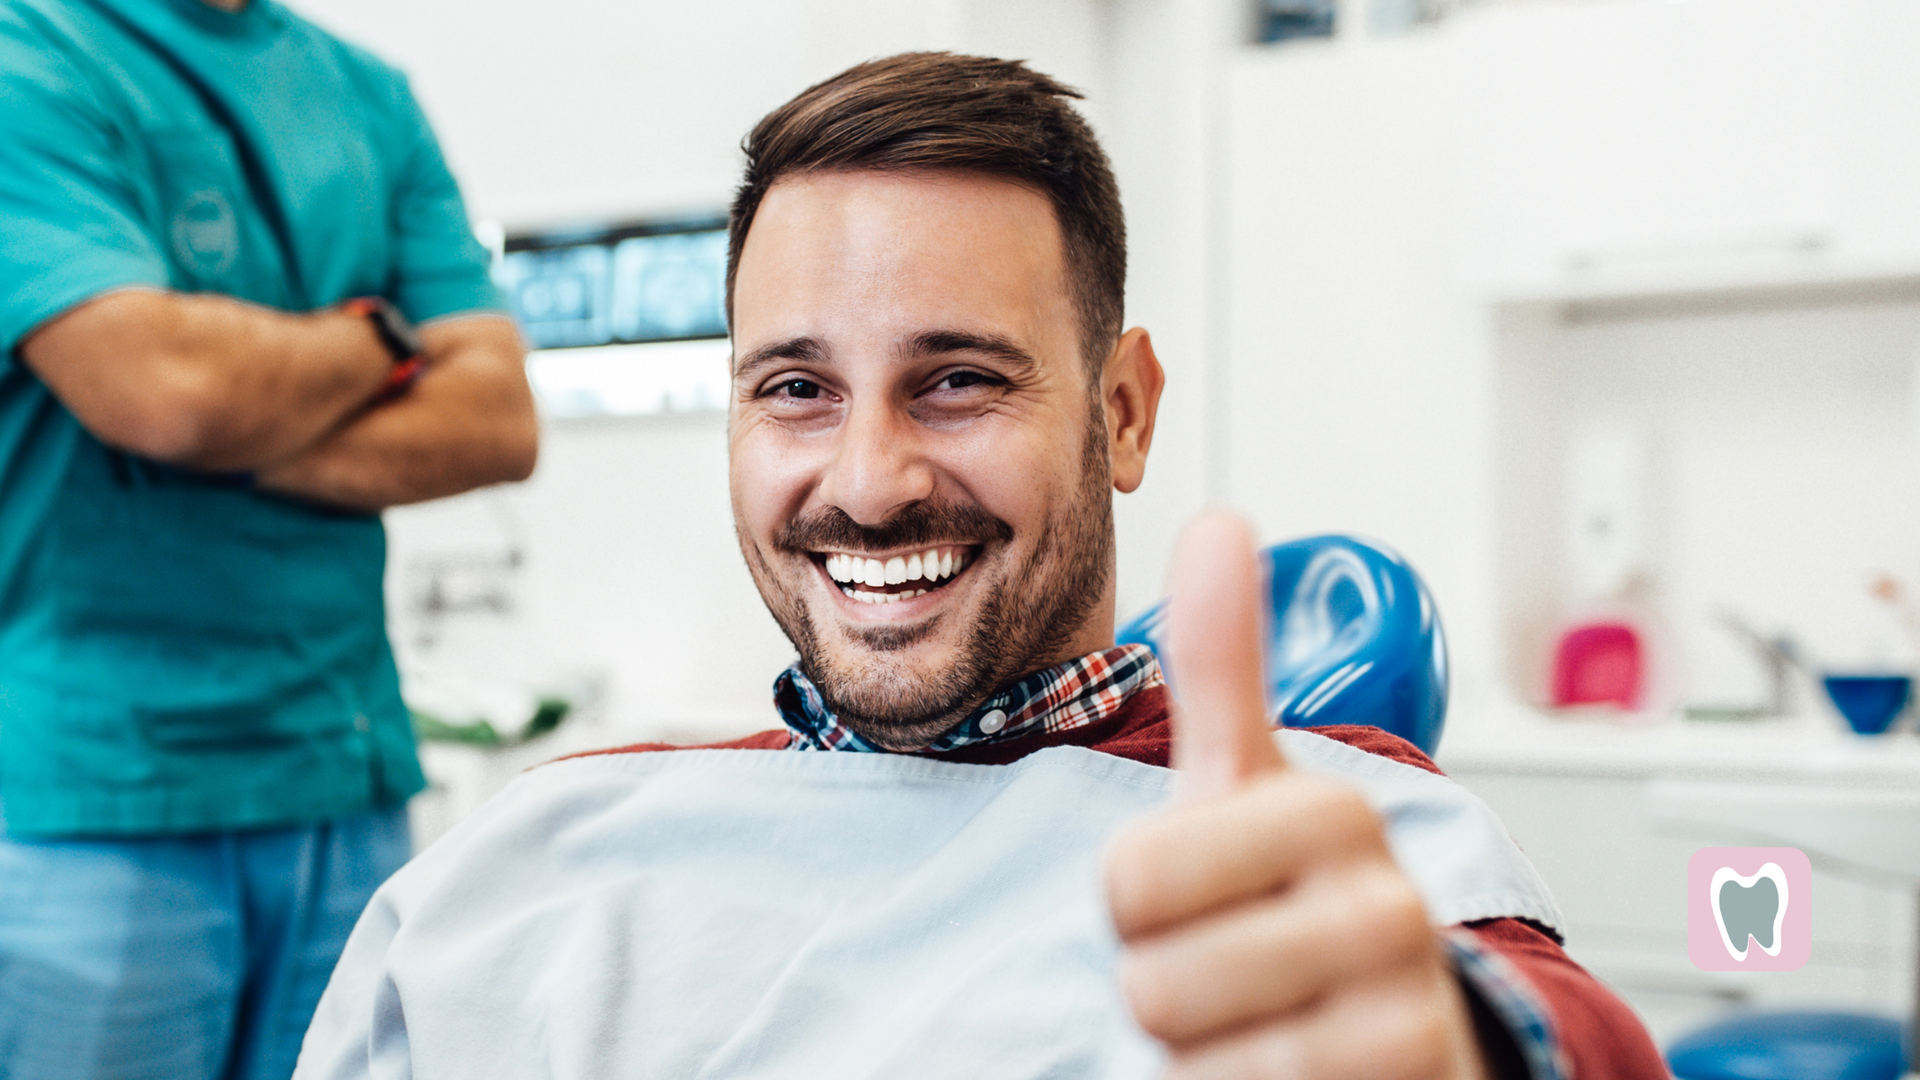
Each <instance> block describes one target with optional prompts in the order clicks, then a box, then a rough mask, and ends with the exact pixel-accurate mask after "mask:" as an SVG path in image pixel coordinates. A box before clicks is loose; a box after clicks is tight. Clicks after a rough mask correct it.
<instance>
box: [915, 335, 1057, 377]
mask: <svg viewBox="0 0 1920 1080" xmlns="http://www.w3.org/2000/svg"><path fill="white" fill-rule="evenodd" d="M905 351H906V355H908V356H939V355H942V354H945V353H957V352H971V353H981V354H983V355H986V356H990V357H993V358H994V359H996V360H998V361H1000V362H1001V363H1003V364H1008V365H1010V366H1012V367H1016V368H1018V369H1020V373H1021V374H1023V375H1031V374H1033V373H1035V372H1037V371H1039V370H1040V361H1039V360H1037V359H1035V358H1034V355H1033V354H1032V353H1030V352H1028V351H1027V350H1025V349H1023V348H1021V347H1020V346H1018V345H1016V344H1014V343H1013V339H1012V338H1009V337H1003V336H1001V335H999V334H976V333H973V332H971V331H967V330H928V331H925V332H923V333H919V334H915V335H913V338H912V339H911V340H909V341H908V342H907V347H906V350H905Z"/></svg>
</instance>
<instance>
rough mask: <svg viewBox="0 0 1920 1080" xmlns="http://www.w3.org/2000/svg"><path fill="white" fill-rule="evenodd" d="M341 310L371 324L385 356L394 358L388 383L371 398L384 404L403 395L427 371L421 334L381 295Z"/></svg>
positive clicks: (349, 303) (361, 299)
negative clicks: (364, 319)
mask: <svg viewBox="0 0 1920 1080" xmlns="http://www.w3.org/2000/svg"><path fill="white" fill-rule="evenodd" d="M340 310H342V311H345V312H347V313H348V314H350V315H360V316H364V317H365V318H366V320H367V321H368V322H370V323H372V324H373V332H374V334H375V336H377V337H379V339H380V344H382V345H384V346H386V349H387V353H388V355H390V356H392V357H393V370H392V371H391V372H389V373H388V374H387V381H386V383H385V384H383V385H382V386H381V387H380V392H379V393H378V394H375V395H374V398H373V399H374V400H375V401H385V400H386V399H388V398H391V397H397V396H399V395H400V394H404V393H406V391H407V388H408V387H410V386H412V385H413V384H414V381H415V380H416V379H418V378H420V373H421V372H422V371H425V370H426V364H427V360H426V356H425V355H424V354H425V352H426V348H425V347H424V346H422V345H421V344H420V332H419V331H418V330H415V329H414V328H413V323H411V322H409V321H407V317H406V316H405V315H402V314H400V309H399V308H397V307H394V306H393V304H391V303H389V302H388V301H387V298H386V297H384V296H356V297H354V298H353V299H351V300H348V301H345V302H343V303H342V304H341V305H340Z"/></svg>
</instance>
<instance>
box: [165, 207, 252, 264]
mask: <svg viewBox="0 0 1920 1080" xmlns="http://www.w3.org/2000/svg"><path fill="white" fill-rule="evenodd" d="M173 253H174V254H175V255H176V256H178V257H179V259H180V265H181V266H183V267H185V268H186V269H187V270H188V271H189V272H191V273H193V274H195V275H198V276H202V277H214V276H217V275H220V274H224V273H226V272H227V271H228V270H231V269H232V268H233V262H234V260H235V259H236V258H238V257H239V254H240V222H239V220H238V219H237V218H235V217H234V216H233V205H232V204H231V203H229V202H227V197H226V196H225V195H222V194H220V192H219V191H217V190H215V189H213V188H203V189H201V190H199V191H196V192H194V193H193V194H191V195H189V196H187V197H186V199H184V200H183V201H182V202H181V203H180V208H179V209H178V210H175V211H174V212H173Z"/></svg>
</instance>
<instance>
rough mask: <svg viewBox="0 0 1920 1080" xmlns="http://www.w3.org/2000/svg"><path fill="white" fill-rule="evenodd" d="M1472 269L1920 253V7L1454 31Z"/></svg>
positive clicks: (1523, 272)
mask: <svg viewBox="0 0 1920 1080" xmlns="http://www.w3.org/2000/svg"><path fill="white" fill-rule="evenodd" d="M1446 36H1447V37H1448V39H1449V45H1450V48H1451V51H1452V64H1451V69H1452V72H1453V75H1454V78H1455V86H1456V92H1457V94H1458V97H1457V103H1456V107H1457V109H1458V113H1457V117H1456V120H1457V123H1456V128H1455V130H1456V132H1457V135H1458V139H1457V143H1456V146H1457V149H1458V157H1457V167H1458V175H1459V190H1460V193H1461V204H1460V206H1461V217H1460V223H1461V227H1462V236H1463V244H1462V251H1461V254H1462V268H1463V270H1464V272H1465V275H1466V277H1467V278H1468V279H1469V280H1472V281H1474V282H1475V283H1477V284H1478V285H1479V286H1481V287H1482V288H1484V289H1486V290H1488V291H1492V292H1495V293H1499V294H1502V295H1508V296H1515V295H1554V296H1565V295H1571V294H1580V293H1596V292H1610V291H1613V292H1619V291H1645V290H1648V289H1659V288H1675V287H1679V288H1699V287H1725V286H1729V285H1737V284H1757V283H1769V284H1771V283H1783V282H1785V283H1803V282H1806V281H1809V280H1819V279H1828V278H1846V277H1862V276H1877V275H1884V274H1887V273H1896V272H1902V271H1910V270H1911V269H1912V268H1913V267H1916V266H1920V202H1916V200H1914V199H1913V197H1912V192H1913V191H1914V190H1916V184H1920V62H1916V60H1915V58H1916V56H1920V7H1916V6H1915V5H1913V4H1911V3H1907V2H1904V0H1684V2H1679V3H1675V2H1669V0H1633V2H1626V3H1582V4H1530V5H1515V6H1499V7H1493V8H1485V9H1481V10H1480V11H1478V12H1474V13H1470V14H1469V15H1467V16H1465V17H1463V18H1460V19H1458V20H1456V21H1455V22H1454V23H1453V24H1450V25H1449V27H1448V29H1447V35H1446Z"/></svg>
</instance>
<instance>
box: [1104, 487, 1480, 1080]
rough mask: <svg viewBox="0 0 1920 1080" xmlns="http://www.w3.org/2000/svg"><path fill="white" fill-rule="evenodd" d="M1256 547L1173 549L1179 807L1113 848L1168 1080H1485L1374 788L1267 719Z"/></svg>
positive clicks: (1133, 961)
mask: <svg viewBox="0 0 1920 1080" xmlns="http://www.w3.org/2000/svg"><path fill="white" fill-rule="evenodd" d="M1261 596H1262V583H1261V578H1260V572H1259V569H1258V565H1257V563H1256V562H1255V558H1254V552H1253V542H1252V537H1251V534H1250V533H1249V532H1248V530H1247V528H1246V526H1245V524H1244V523H1243V522H1241V521H1240V520H1239V519H1237V518H1234V517H1232V516H1230V515H1225V514H1209V515H1205V516H1203V517H1201V519H1200V520H1199V521H1197V522H1195V523H1194V524H1193V525H1192V526H1190V527H1189V528H1188V530H1187V533H1186V535H1185V536H1184V537H1183V538H1182V540H1181V544H1180V548H1179V552H1178V554H1177V555H1176V556H1175V561H1174V573H1173V598H1172V600H1171V606H1170V607H1169V610H1168V612H1167V618H1168V637H1167V642H1166V651H1167V653H1168V661H1169V665H1170V667H1171V668H1172V670H1173V672H1174V675H1175V677H1176V678H1177V679H1178V683H1179V691H1180V700H1179V706H1178V709H1177V711H1176V713H1175V716H1174V722H1173V723H1174V766H1175V768H1176V769H1177V770H1178V773H1179V776H1178V779H1177V781H1176V784H1177V786H1176V789H1175V790H1176V798H1175V801H1174V805H1173V807H1172V808H1171V809H1168V810H1165V811H1162V812H1160V813H1159V814H1156V815H1154V816H1152V817H1150V818H1148V819H1145V820H1143V821H1141V822H1138V823H1136V824H1135V825H1134V826H1132V827H1131V828H1129V829H1127V830H1125V831H1123V832H1122V833H1121V834H1120V835H1119V836H1117V837H1116V838H1115V840H1114V843H1113V844H1112V846H1111V847H1110V849H1109V851H1108V855H1107V900H1108V904H1109V906H1110V907H1111V909H1112V913H1113V920H1114V924H1115V926H1116V927H1117V928H1118V930H1119V933H1120V938H1121V941H1122V942H1123V943H1124V945H1125V947H1126V948H1125V954H1124V956H1123V958H1122V962H1121V972H1120V980H1121V984H1122V990H1123V991H1124V993H1125V995H1126V998H1127V1001H1128V1003H1129V1005H1130V1006H1131V1007H1132V1009H1133V1012H1134V1016H1135V1017H1136V1018H1137V1019H1138V1020H1139V1022H1140V1025H1141V1026H1142V1027H1143V1028H1145V1029H1146V1031H1147V1032H1148V1033H1149V1034H1151V1035H1153V1036H1154V1037H1155V1038H1158V1039H1160V1040H1161V1041H1162V1042H1163V1043H1165V1044H1166V1045H1167V1048H1168V1050H1169V1052H1170V1055H1171V1062H1170V1065H1169V1068H1168V1071H1167V1076H1168V1077H1179V1078H1186V1077H1234V1078H1241V1077H1285V1078H1313V1080H1345V1078H1353V1080H1399V1078H1406V1080H1415V1078H1419V1080H1429V1078H1431V1080H1443V1078H1444V1080H1481V1078H1484V1077H1486V1076H1487V1070H1486V1065H1485V1062H1484V1060H1483V1058H1482V1056H1481V1053H1480V1050H1479V1046H1478V1044H1477V1042H1476V1041H1475V1037H1474V1032H1473V1025H1472V1022H1471V1019H1470V1017H1469V1014H1468V1010H1467V1007H1466V1001H1465V999H1464V997H1463V995H1462V992H1461V990H1460V987H1459V985H1458V983H1456V982H1455V979H1454V975H1453V973H1452V970H1451V967H1450V965H1449V963H1448V961H1447V959H1446V957H1445V955H1444V953H1443V952H1442V949H1441V947H1440V944H1439V941H1438V940H1437V938H1436V936H1435V934H1434V930H1433V928H1432V926H1431V925H1429V923H1428V921H1427V915H1426V910H1425V908H1424V907H1423V906H1422V904H1421V901H1420V897H1419V895H1418V894H1417V893H1416V892H1415V891H1414V888H1413V886H1412V884H1411V883H1409V882H1408V881H1407V879H1406V878H1405V876H1404V875H1402V874H1401V872H1400V870H1399V867H1398V866H1397V865H1396V864H1395V863H1394V861H1393V858H1392V856H1391V855H1390V854H1389V852H1388V849H1387V841H1386V834H1385V831H1384V828H1383V826H1382V824H1381V822H1380V819H1379V818H1378V817H1377V816H1375V814H1374V813H1373V811H1372V810H1371V808H1369V807H1368V806H1367V804H1366V802H1365V801H1364V800H1363V799H1362V798H1361V796H1360V793H1359V792H1358V791H1357V790H1355V789H1353V788H1351V787H1348V786H1346V785H1343V784H1340V783H1338V782H1336V781H1332V780H1327V779H1322V778H1318V777H1312V776H1307V775H1304V774H1302V773H1299V772H1297V771H1293V770H1290V769H1288V767H1287V763H1286V760H1285V758H1284V757H1283V756H1282V754H1281V752H1280V748H1279V745H1278V743H1277V742H1276V741H1275V740H1274V738H1273V732H1272V727H1271V724H1270V723H1269V721H1268V719H1267V706H1266V692H1265V680H1264V678H1263V676H1262V671H1261V668H1262V663H1261V657H1262V654H1263V643H1262V638H1263V635H1262V633H1261V618H1262V615H1261V606H1260V599H1261Z"/></svg>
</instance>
